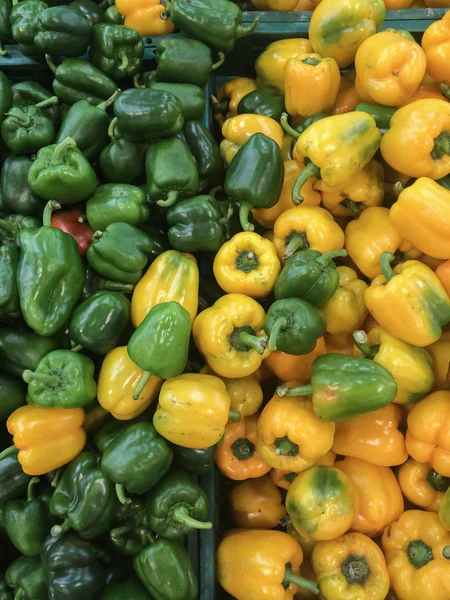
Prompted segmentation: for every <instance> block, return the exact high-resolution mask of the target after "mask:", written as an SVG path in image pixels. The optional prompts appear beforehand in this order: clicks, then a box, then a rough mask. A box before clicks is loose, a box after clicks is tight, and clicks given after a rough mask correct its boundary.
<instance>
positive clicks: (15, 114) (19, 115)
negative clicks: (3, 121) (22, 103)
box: [5, 106, 31, 127]
mask: <svg viewBox="0 0 450 600" xmlns="http://www.w3.org/2000/svg"><path fill="white" fill-rule="evenodd" d="M5 114H6V116H8V117H12V118H13V119H17V121H18V122H19V123H20V125H21V127H28V125H30V124H31V119H30V117H27V116H26V115H25V114H24V113H23V111H22V110H21V109H20V108H18V107H17V106H13V107H12V108H11V109H10V110H9V111H8V112H7V113H5Z"/></svg>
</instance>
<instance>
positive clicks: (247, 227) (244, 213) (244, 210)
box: [239, 202, 255, 231]
mask: <svg viewBox="0 0 450 600" xmlns="http://www.w3.org/2000/svg"><path fill="white" fill-rule="evenodd" d="M251 209H252V206H251V205H250V204H248V202H240V203H239V221H240V223H241V227H242V229H243V230H244V231H254V230H255V226H254V225H252V224H251V223H250V221H249V220H248V215H249V214H250V211H251Z"/></svg>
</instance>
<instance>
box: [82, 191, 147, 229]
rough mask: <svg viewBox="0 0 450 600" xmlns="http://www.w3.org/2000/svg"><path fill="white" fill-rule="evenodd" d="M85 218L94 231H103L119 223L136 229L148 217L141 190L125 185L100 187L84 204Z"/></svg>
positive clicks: (144, 197)
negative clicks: (112, 224)
mask: <svg viewBox="0 0 450 600" xmlns="http://www.w3.org/2000/svg"><path fill="white" fill-rule="evenodd" d="M86 216H87V218H88V221H89V224H90V225H91V227H92V228H93V229H94V230H97V229H100V230H102V231H103V230H105V229H106V228H107V227H108V225H111V223H116V222H118V221H120V222H121V223H128V224H129V225H134V226H136V227H138V226H139V225H140V224H141V223H145V222H146V221H147V219H148V217H149V209H148V206H147V201H146V196H145V193H144V192H143V190H141V189H140V188H138V187H136V186H134V185H128V184H125V183H119V184H114V183H107V184H104V185H100V186H99V187H98V188H97V189H96V190H95V193H94V195H93V196H92V197H91V198H90V199H89V200H88V202H87V204H86Z"/></svg>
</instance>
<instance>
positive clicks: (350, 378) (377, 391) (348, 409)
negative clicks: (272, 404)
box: [277, 354, 397, 421]
mask: <svg viewBox="0 0 450 600" xmlns="http://www.w3.org/2000/svg"><path fill="white" fill-rule="evenodd" d="M277 394H278V395H279V396H280V397H284V396H310V395H312V396H313V398H312V402H313V407H314V414H315V415H316V416H317V417H318V418H319V419H322V420H324V421H344V420H346V419H350V418H352V417H357V416H359V415H362V414H364V413H366V412H372V411H374V410H378V409H380V408H382V407H384V406H387V405H388V404H389V403H390V402H392V400H393V399H394V398H395V396H396V394H397V384H396V383H395V379H394V378H393V377H392V375H391V374H390V373H389V371H387V370H386V369H385V368H384V367H382V366H381V365H379V364H377V363H374V362H373V361H370V360H368V359H367V358H354V357H349V356H345V355H343V354H327V355H326V356H319V358H316V360H315V361H314V364H313V367H312V377H311V383H310V385H305V386H299V387H293V388H290V387H288V386H287V385H283V386H280V387H279V388H277Z"/></svg>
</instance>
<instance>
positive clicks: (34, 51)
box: [10, 0, 48, 57]
mask: <svg viewBox="0 0 450 600" xmlns="http://www.w3.org/2000/svg"><path fill="white" fill-rule="evenodd" d="M46 8H48V4H46V3H45V2H41V0H32V2H30V4H26V5H25V4H16V5H15V6H13V7H12V10H11V15H10V22H11V35H12V37H13V38H14V41H15V42H17V44H18V48H19V52H21V53H22V54H24V55H25V56H30V57H37V56H42V54H43V52H41V51H40V50H39V49H38V48H37V46H36V45H35V43H34V37H35V35H36V34H37V33H38V32H39V29H40V25H39V15H40V14H41V13H42V12H44V10H45V9H46Z"/></svg>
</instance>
